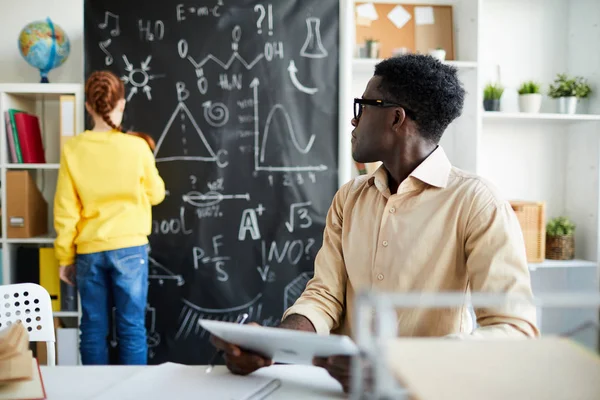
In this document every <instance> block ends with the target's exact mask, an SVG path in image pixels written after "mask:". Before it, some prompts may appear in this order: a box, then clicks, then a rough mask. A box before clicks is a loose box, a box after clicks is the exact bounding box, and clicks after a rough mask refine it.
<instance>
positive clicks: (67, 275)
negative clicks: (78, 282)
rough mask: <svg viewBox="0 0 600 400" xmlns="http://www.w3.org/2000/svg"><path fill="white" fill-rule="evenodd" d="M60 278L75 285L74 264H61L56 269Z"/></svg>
mask: <svg viewBox="0 0 600 400" xmlns="http://www.w3.org/2000/svg"><path fill="white" fill-rule="evenodd" d="M58 276H60V279H61V280H62V281H64V282H66V283H67V284H69V285H71V286H75V283H73V282H74V281H75V265H61V267H60V268H59V270H58Z"/></svg>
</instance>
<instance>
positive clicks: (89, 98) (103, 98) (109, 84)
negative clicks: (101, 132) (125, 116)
mask: <svg viewBox="0 0 600 400" xmlns="http://www.w3.org/2000/svg"><path fill="white" fill-rule="evenodd" d="M85 97H86V103H87V104H88V105H89V107H90V108H91V109H92V110H93V111H94V112H95V113H96V114H98V115H99V116H100V117H101V118H102V119H103V120H104V122H106V124H107V125H108V126H110V127H111V128H113V129H115V130H117V131H122V130H123V129H122V128H121V126H117V125H116V124H115V123H114V122H113V121H112V120H111V119H110V113H111V112H112V111H113V110H114V109H115V107H116V106H117V103H118V102H119V100H121V99H124V98H125V85H123V82H122V81H121V80H120V79H119V78H118V77H117V76H116V75H115V74H113V73H112V72H110V71H95V72H92V74H91V75H90V76H89V77H88V79H87V81H86V83H85Z"/></svg>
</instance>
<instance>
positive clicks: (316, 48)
mask: <svg viewBox="0 0 600 400" xmlns="http://www.w3.org/2000/svg"><path fill="white" fill-rule="evenodd" d="M306 29H307V31H308V32H307V34H306V41H305V42H304V45H303V46H302V50H300V55H301V56H302V57H307V58H325V57H327V50H326V49H325V47H324V46H323V42H322V41H321V20H320V19H319V18H314V17H310V18H307V19H306Z"/></svg>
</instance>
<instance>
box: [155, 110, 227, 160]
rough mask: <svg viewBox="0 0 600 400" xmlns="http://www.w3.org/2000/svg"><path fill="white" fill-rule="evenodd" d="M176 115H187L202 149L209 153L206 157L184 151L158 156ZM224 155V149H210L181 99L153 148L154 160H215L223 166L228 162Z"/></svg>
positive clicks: (183, 128) (225, 153) (182, 116)
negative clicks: (177, 153) (178, 153)
mask: <svg viewBox="0 0 600 400" xmlns="http://www.w3.org/2000/svg"><path fill="white" fill-rule="evenodd" d="M178 115H179V116H180V117H181V119H182V120H183V119H184V117H187V118H188V120H189V121H190V122H191V124H192V126H193V127H194V130H195V133H196V134H197V135H198V137H199V138H200V140H201V141H202V145H203V147H204V149H205V150H206V152H208V155H209V156H208V157H206V156H190V155H187V154H185V153H186V152H185V151H183V152H182V153H183V154H181V155H176V156H168V157H160V156H159V152H160V150H161V146H162V145H163V142H164V140H165V138H166V136H167V133H168V132H169V130H170V129H171V127H172V125H173V123H174V122H175V119H176V118H177V116H178ZM182 125H184V124H182ZM182 130H185V126H182ZM184 150H185V149H184ZM226 155H227V151H226V150H219V151H218V152H215V151H214V150H213V149H212V147H211V146H210V144H209V143H208V141H207V140H206V137H205V136H204V133H203V132H202V129H200V127H199V126H198V124H197V123H196V120H195V119H194V117H193V116H192V113H191V112H190V110H189V109H188V108H187V106H186V105H185V103H184V102H183V101H180V102H179V103H178V104H177V107H175V111H173V114H172V115H171V118H169V122H167V125H166V126H165V129H164V130H163V132H162V134H161V135H160V138H159V139H158V142H157V143H156V149H155V150H154V156H155V157H156V162H165V161H176V160H181V161H206V162H215V163H217V165H218V166H219V167H221V168H224V167H226V166H227V165H228V164H229V162H228V161H225V160H224V157H225V156H226Z"/></svg>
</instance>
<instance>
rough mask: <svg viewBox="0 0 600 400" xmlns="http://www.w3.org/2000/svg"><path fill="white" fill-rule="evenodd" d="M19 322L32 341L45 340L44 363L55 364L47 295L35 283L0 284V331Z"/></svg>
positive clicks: (51, 322) (52, 328) (48, 296)
mask: <svg viewBox="0 0 600 400" xmlns="http://www.w3.org/2000/svg"><path fill="white" fill-rule="evenodd" d="M17 321H21V323H23V325H24V326H25V328H26V329H27V331H28V332H29V340H30V341H32V342H46V349H47V353H48V365H52V366H54V365H56V352H55V348H54V343H55V342H56V338H55V336H54V319H53V316H52V303H51V302H50V294H49V293H48V291H47V290H46V289H44V288H43V287H42V286H40V285H36V284H35V283H17V284H13V285H1V286H0V330H3V329H5V328H6V327H8V326H10V325H11V324H13V323H15V322H17Z"/></svg>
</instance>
